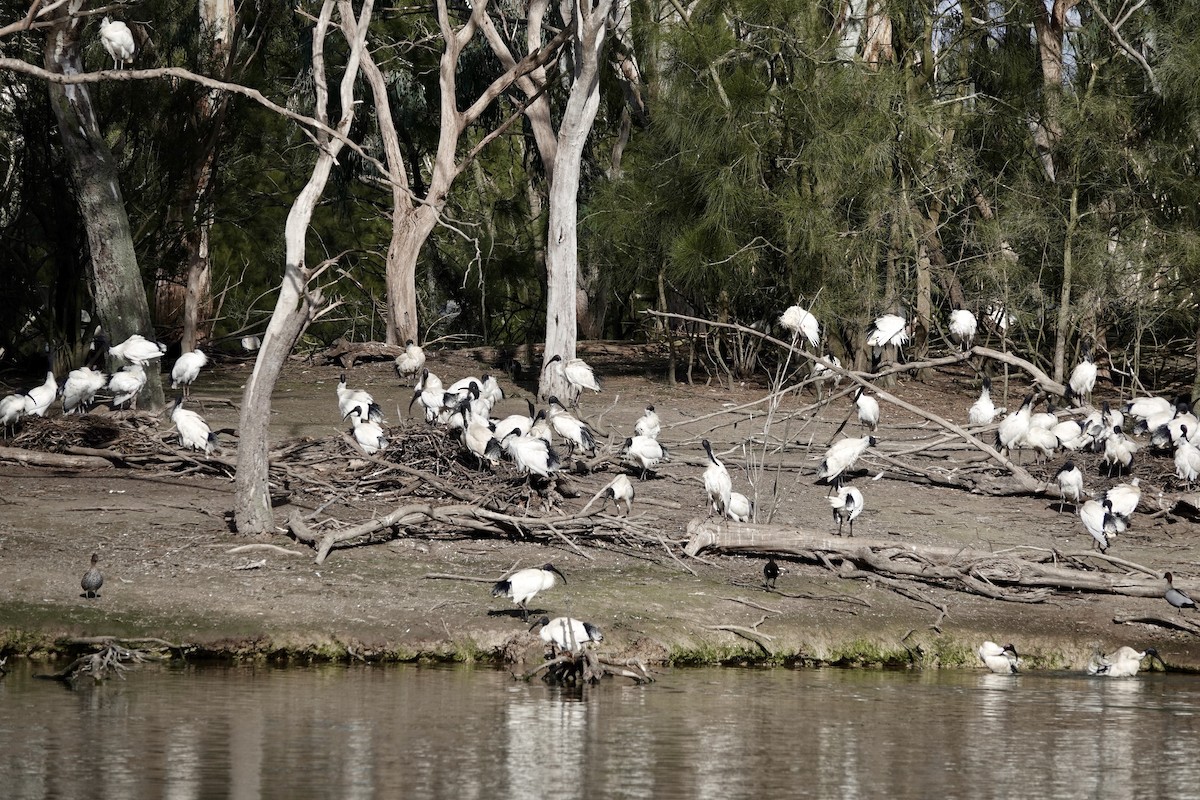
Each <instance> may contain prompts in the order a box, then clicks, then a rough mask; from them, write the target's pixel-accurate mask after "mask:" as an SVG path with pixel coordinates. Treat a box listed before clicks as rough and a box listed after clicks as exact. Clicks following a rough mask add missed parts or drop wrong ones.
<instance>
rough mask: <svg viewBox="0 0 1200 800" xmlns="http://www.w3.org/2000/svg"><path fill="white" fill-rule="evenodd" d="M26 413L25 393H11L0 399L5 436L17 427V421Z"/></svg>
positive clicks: (0, 417) (0, 421)
mask: <svg viewBox="0 0 1200 800" xmlns="http://www.w3.org/2000/svg"><path fill="white" fill-rule="evenodd" d="M24 413H25V395H23V394H10V395H8V396H7V397H5V398H4V399H2V400H0V426H2V427H3V429H4V435H5V436H7V435H8V433H9V431H11V430H14V429H15V428H16V427H17V422H18V421H19V420H20V419H21V415H22V414H24Z"/></svg>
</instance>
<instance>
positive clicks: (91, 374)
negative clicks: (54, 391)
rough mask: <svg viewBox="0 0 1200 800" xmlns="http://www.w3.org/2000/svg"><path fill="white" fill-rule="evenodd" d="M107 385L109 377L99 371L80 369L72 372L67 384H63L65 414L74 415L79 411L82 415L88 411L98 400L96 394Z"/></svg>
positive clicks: (69, 374)
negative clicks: (93, 402)
mask: <svg viewBox="0 0 1200 800" xmlns="http://www.w3.org/2000/svg"><path fill="white" fill-rule="evenodd" d="M107 383H108V376H107V375H105V374H104V373H103V372H101V371H100V370H98V369H93V368H92V367H79V368H78V369H73V370H71V371H70V372H69V373H68V374H67V381H66V383H64V384H63V398H62V404H63V413H64V414H73V413H75V412H76V411H78V412H79V413H80V414H82V413H83V412H85V411H87V409H88V406H90V405H91V404H92V401H93V400H95V398H96V392H98V391H100V390H101V389H103V388H104V386H105V385H106V384H107Z"/></svg>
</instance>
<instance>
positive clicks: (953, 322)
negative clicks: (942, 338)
mask: <svg viewBox="0 0 1200 800" xmlns="http://www.w3.org/2000/svg"><path fill="white" fill-rule="evenodd" d="M978 328H979V322H978V320H976V319H975V315H974V314H972V313H971V312H970V311H968V310H967V309H965V308H956V309H955V310H953V311H951V312H950V335H951V336H952V337H954V341H956V342H958V345H959V347H961V348H962V349H963V350H970V349H971V342H973V341H974V340H975V331H976V330H978Z"/></svg>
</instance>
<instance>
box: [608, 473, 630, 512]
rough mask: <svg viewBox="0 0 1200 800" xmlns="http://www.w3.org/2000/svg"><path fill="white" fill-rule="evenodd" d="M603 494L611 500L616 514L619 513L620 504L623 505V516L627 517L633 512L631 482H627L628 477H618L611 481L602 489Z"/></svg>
mask: <svg viewBox="0 0 1200 800" xmlns="http://www.w3.org/2000/svg"><path fill="white" fill-rule="evenodd" d="M604 493H605V494H606V495H607V496H609V497H611V498H612V501H613V503H614V504H615V505H616V507H617V513H618V514H620V513H621V504H622V503H624V504H625V516H629V514H630V512H632V511H633V481H631V480H629V476H628V475H624V474H622V475H618V476H617V477H615V478H613V479H612V483H610V484H608V486H605V487H604Z"/></svg>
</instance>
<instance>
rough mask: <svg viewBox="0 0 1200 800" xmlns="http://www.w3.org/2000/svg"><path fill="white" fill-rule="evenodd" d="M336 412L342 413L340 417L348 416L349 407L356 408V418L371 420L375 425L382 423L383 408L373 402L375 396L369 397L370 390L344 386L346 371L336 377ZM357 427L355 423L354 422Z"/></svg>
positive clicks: (364, 420) (365, 420) (363, 420)
mask: <svg viewBox="0 0 1200 800" xmlns="http://www.w3.org/2000/svg"><path fill="white" fill-rule="evenodd" d="M336 391H337V399H338V413H339V414H341V415H342V419H345V418H346V417H348V416H350V411H351V409H355V408H357V409H358V418H359V419H360V420H361V421H362V422H373V423H375V424H376V425H382V424H383V409H382V408H380V407H379V404H378V403H376V402H375V398H374V397H371V393H370V392H366V391H363V390H362V389H351V388H349V387H347V386H346V373H344V372H343V373H342V374H341V375H340V376H339V377H338V385H337V390H336ZM356 427H357V424H356Z"/></svg>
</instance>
